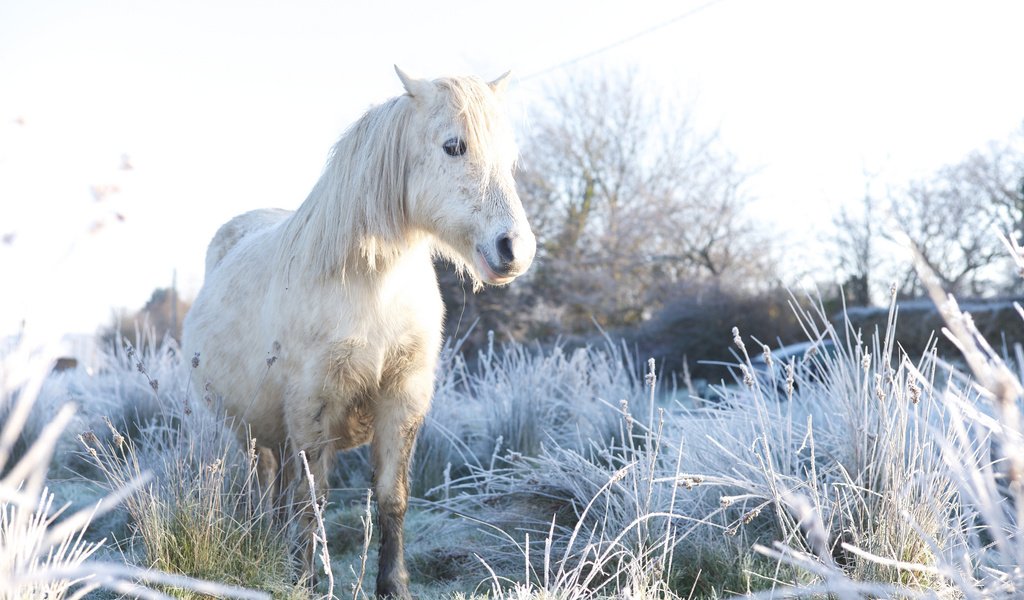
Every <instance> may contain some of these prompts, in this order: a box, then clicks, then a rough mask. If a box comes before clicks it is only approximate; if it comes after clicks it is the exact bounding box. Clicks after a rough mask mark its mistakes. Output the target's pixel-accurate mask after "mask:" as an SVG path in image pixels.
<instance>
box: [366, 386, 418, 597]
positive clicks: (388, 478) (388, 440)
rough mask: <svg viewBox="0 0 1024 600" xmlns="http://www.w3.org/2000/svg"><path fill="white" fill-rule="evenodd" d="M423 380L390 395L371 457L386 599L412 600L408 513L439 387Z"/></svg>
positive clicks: (381, 588) (381, 589)
mask: <svg viewBox="0 0 1024 600" xmlns="http://www.w3.org/2000/svg"><path fill="white" fill-rule="evenodd" d="M417 379H419V380H420V382H421V385H406V386H404V388H405V389H404V390H402V391H401V392H398V393H394V394H386V395H385V397H384V398H382V399H381V402H380V404H379V406H378V407H377V408H378V409H377V411H376V415H375V419H374V421H375V422H374V434H373V442H372V444H371V452H372V455H373V471H374V472H373V482H374V488H375V489H376V494H377V524H378V528H379V531H380V555H379V562H378V565H377V596H378V597H380V598H387V597H391V598H399V599H402V600H407V599H410V598H412V596H411V595H410V594H409V574H408V573H407V572H406V570H405V550H404V541H403V524H404V522H405V510H406V508H407V506H408V504H409V461H410V459H411V457H412V450H413V446H414V445H415V443H416V434H417V432H418V431H419V428H420V424H421V423H422V422H423V415H424V413H425V412H426V410H427V406H428V405H429V403H430V393H431V390H432V387H433V379H432V377H431V376H429V375H428V376H427V377H420V378H417ZM424 382H425V383H424ZM424 386H425V387H424Z"/></svg>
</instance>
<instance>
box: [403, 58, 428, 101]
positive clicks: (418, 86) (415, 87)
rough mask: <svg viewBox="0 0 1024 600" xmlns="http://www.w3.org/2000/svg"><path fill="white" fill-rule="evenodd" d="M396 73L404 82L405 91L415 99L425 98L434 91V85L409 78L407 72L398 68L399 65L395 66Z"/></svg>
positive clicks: (424, 80)
mask: <svg viewBox="0 0 1024 600" xmlns="http://www.w3.org/2000/svg"><path fill="white" fill-rule="evenodd" d="M395 73H398V78H399V79H401V80H402V85H403V86H404V87H405V91H406V92H408V93H409V95H410V96H412V97H413V98H425V97H426V96H427V95H429V94H430V92H431V91H433V89H434V84H433V83H431V82H429V81H427V80H426V79H415V78H413V77H409V75H408V74H406V72H405V71H403V70H401V69H399V68H398V65H395Z"/></svg>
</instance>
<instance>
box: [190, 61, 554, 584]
mask: <svg viewBox="0 0 1024 600" xmlns="http://www.w3.org/2000/svg"><path fill="white" fill-rule="evenodd" d="M395 69H396V71H397V72H398V76H399V78H400V79H401V81H402V84H403V85H404V86H405V91H406V93H405V94H404V95H402V96H399V97H396V98H392V99H391V100H389V101H387V102H385V103H383V104H381V105H379V106H376V107H374V108H371V109H370V110H369V111H367V113H366V114H365V115H363V117H362V118H360V119H359V121H357V122H356V123H355V124H354V125H353V126H352V127H351V128H350V129H349V130H348V131H347V132H346V133H345V134H344V135H343V136H342V137H341V139H340V140H339V141H338V143H337V144H336V145H335V146H334V149H333V152H332V153H331V156H330V158H329V160H328V163H327V166H326V168H325V169H324V172H323V175H322V176H321V177H320V180H319V181H318V182H317V184H316V186H315V187H314V188H313V191H312V192H311V193H310V194H309V197H308V198H306V201H305V202H303V203H302V205H301V206H300V207H299V209H298V210H296V211H295V212H294V213H293V212H289V211H284V210H269V209H268V210H256V211H252V212H249V213H245V214H243V215H240V216H238V217H235V218H234V219H232V220H231V221H228V222H227V223H226V224H225V225H223V226H222V227H221V228H220V230H219V231H217V234H216V235H215V236H214V238H213V241H212V242H210V246H209V249H208V251H207V257H206V281H205V283H204V284H203V288H202V289H201V290H200V292H199V296H198V297H197V298H196V300H195V303H194V304H193V305H192V308H191V310H190V311H189V313H188V316H187V317H186V319H185V323H184V342H183V347H184V350H185V351H186V352H187V353H188V354H187V355H191V353H193V352H199V353H201V360H200V365H199V367H198V373H197V375H196V376H195V377H194V379H195V381H196V383H197V387H198V388H199V389H201V390H202V389H205V390H212V391H213V392H214V393H215V394H216V395H217V396H219V397H221V398H222V399H223V402H224V406H225V407H226V409H227V411H228V412H229V414H231V415H232V416H233V417H235V418H236V420H237V422H238V423H239V428H240V430H241V432H242V434H243V435H249V433H248V432H251V435H252V436H253V437H255V438H256V440H257V444H259V445H260V446H261V447H264V448H271V449H274V450H275V451H276V452H277V453H278V456H280V457H281V458H283V459H285V460H288V461H289V462H291V463H293V464H294V463H295V460H294V458H295V456H296V455H297V454H298V452H299V451H305V452H306V455H307V456H309V457H310V463H311V464H310V467H311V470H312V473H313V475H314V476H315V481H316V484H317V486H316V487H317V488H318V489H317V490H314V492H315V493H316V494H317V497H320V494H322V493H323V492H324V491H325V483H326V481H327V475H328V473H329V471H330V469H331V467H332V466H333V457H334V455H335V454H336V451H337V450H339V449H348V448H354V447H356V446H360V445H362V444H366V443H370V444H371V454H372V461H373V468H374V487H375V492H376V499H377V512H378V517H377V519H378V524H379V531H380V562H379V570H378V575H377V594H378V595H379V596H395V597H398V598H408V597H409V591H408V575H407V573H406V569H405V562H404V552H403V539H402V524H403V521H404V518H405V510H406V505H407V501H408V467H409V459H410V454H411V452H412V448H413V444H414V442H415V439H416V433H417V431H418V430H419V427H420V424H421V422H422V421H423V416H424V414H425V413H426V412H427V409H428V408H429V406H430V399H431V395H432V393H433V384H434V370H435V366H436V363H437V358H438V353H439V351H440V347H441V323H442V316H443V311H444V308H443V305H442V302H441V296H440V293H439V291H438V286H437V278H436V275H435V273H434V268H433V264H432V258H433V256H435V255H438V254H439V255H441V256H444V257H446V258H447V259H448V260H450V261H452V262H453V263H454V264H455V265H457V266H458V267H460V268H461V269H462V270H463V271H464V272H465V273H466V274H467V275H468V276H469V277H470V278H471V279H472V280H473V281H474V284H475V285H476V286H480V285H481V284H482V283H487V284H495V285H501V284H506V283H508V282H510V281H512V280H513V279H515V278H516V277H517V276H519V275H521V274H523V272H525V271H526V270H527V268H528V267H529V266H530V263H531V262H532V260H533V256H534V252H535V250H536V240H535V238H534V235H533V233H532V231H531V230H530V226H529V223H528V222H527V219H526V215H525V213H524V211H523V207H522V204H521V203H520V201H519V197H518V195H517V194H516V190H515V183H514V181H513V178H512V170H513V167H514V164H515V161H516V157H517V149H516V145H515V141H514V139H513V135H512V128H511V126H510V123H509V121H508V119H507V117H506V116H505V114H504V112H503V110H502V104H503V103H502V102H501V96H502V93H503V91H504V88H505V86H506V83H507V81H508V80H507V75H508V74H507V73H506V74H505V75H503V76H502V77H500V78H498V79H497V80H495V81H493V82H491V83H486V82H484V81H483V80H480V79H478V78H476V77H452V78H444V79H438V80H435V81H428V80H420V79H412V78H410V77H408V76H407V75H405V74H404V73H403V72H402V71H401V70H400V69H398V68H397V67H396V68H395ZM282 470H283V471H286V470H287V469H282ZM282 475H284V473H282ZM304 522H305V523H306V524H307V525H308V511H306V519H304ZM311 560H312V558H311V556H310V555H309V554H308V553H307V564H306V568H307V569H311V566H312V565H311V564H310V562H311Z"/></svg>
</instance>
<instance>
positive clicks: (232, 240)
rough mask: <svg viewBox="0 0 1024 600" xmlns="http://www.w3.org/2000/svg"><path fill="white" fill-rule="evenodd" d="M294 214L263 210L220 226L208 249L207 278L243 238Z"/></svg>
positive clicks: (279, 210)
mask: <svg viewBox="0 0 1024 600" xmlns="http://www.w3.org/2000/svg"><path fill="white" fill-rule="evenodd" d="M291 214H292V211H290V210H283V209H280V208H262V209H259V210H251V211H249V212H247V213H244V214H241V215H238V216H237V217H235V218H233V219H231V220H230V221H228V222H227V223H225V224H223V225H221V226H220V229H218V230H217V233H216V234H214V236H213V239H212V240H210V245H209V246H208V247H207V249H206V277H207V278H209V277H210V273H212V272H213V270H214V268H216V267H217V265H219V264H220V262H221V260H223V259H224V257H225V256H227V254H228V252H230V251H231V249H232V248H234V247H235V246H237V245H238V242H239V241H241V239H242V238H244V237H245V236H247V235H249V234H250V233H252V232H254V231H260V230H263V229H266V228H267V227H271V226H273V225H276V224H277V223H280V222H281V221H283V220H284V219H286V218H288V216H289V215H291Z"/></svg>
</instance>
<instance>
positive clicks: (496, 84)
mask: <svg viewBox="0 0 1024 600" xmlns="http://www.w3.org/2000/svg"><path fill="white" fill-rule="evenodd" d="M511 74H512V71H505V73H504V74H503V75H501V76H499V77H498V78H497V79H495V80H494V81H492V82H490V83H488V84H487V85H489V86H491V89H492V90H493V91H494V93H495V94H497V95H499V96H500V95H502V94H504V93H505V88H507V87H508V82H509V75H511Z"/></svg>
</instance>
